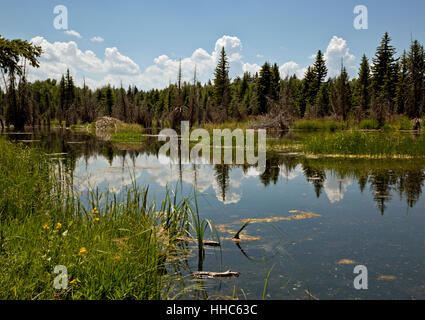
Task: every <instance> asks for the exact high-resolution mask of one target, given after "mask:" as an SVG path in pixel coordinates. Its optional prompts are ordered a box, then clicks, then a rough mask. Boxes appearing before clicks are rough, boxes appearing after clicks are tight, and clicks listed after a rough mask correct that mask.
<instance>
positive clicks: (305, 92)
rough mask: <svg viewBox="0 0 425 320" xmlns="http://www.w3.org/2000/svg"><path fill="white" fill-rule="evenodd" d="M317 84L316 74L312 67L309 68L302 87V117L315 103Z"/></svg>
mask: <svg viewBox="0 0 425 320" xmlns="http://www.w3.org/2000/svg"><path fill="white" fill-rule="evenodd" d="M315 83H316V76H315V74H314V71H313V68H312V67H307V71H306V72H305V75H304V79H303V86H302V99H301V103H300V115H301V117H304V114H305V112H306V109H307V106H311V105H313V104H314V103H315V98H316V94H315V92H314V91H315Z"/></svg>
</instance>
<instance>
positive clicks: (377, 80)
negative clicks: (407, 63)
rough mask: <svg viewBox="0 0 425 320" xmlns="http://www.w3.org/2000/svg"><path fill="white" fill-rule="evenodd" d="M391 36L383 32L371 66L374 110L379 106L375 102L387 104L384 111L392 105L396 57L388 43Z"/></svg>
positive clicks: (395, 76) (389, 110) (389, 109)
mask: <svg viewBox="0 0 425 320" xmlns="http://www.w3.org/2000/svg"><path fill="white" fill-rule="evenodd" d="M390 42H391V38H390V36H389V35H388V32H386V33H385V34H384V36H383V37H382V40H381V44H380V45H379V46H378V48H377V49H376V54H375V58H374V59H373V67H372V74H373V77H372V86H373V93H374V95H375V103H374V105H373V106H372V107H373V108H375V109H376V110H374V112H375V113H376V112H377V111H379V110H377V109H379V108H381V106H378V105H377V103H378V101H380V103H384V104H385V105H388V108H387V109H388V110H387V111H386V112H391V111H392V110H393V105H394V97H395V84H396V82H397V59H395V58H394V55H395V48H394V47H393V46H392V45H390Z"/></svg>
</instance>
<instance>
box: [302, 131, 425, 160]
mask: <svg viewBox="0 0 425 320" xmlns="http://www.w3.org/2000/svg"><path fill="white" fill-rule="evenodd" d="M302 149H303V151H305V152H307V153H311V154H322V155H357V156H360V155H370V156H382V157H397V156H410V157H424V156H425V135H424V134H421V135H418V136H414V135H412V134H410V133H401V132H361V131H344V132H336V133H333V134H326V133H325V134H321V135H313V136H310V137H309V138H308V139H305V140H304V141H303V145H302Z"/></svg>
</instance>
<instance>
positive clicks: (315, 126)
mask: <svg viewBox="0 0 425 320" xmlns="http://www.w3.org/2000/svg"><path fill="white" fill-rule="evenodd" d="M347 126H348V123H347V122H345V121H333V120H326V119H321V120H298V121H296V122H295V124H294V126H293V129H297V130H306V131H336V130H342V129H345V128H347Z"/></svg>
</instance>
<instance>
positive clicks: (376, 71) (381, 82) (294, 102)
mask: <svg viewBox="0 0 425 320" xmlns="http://www.w3.org/2000/svg"><path fill="white" fill-rule="evenodd" d="M40 55H41V48H40V47H36V46H33V45H32V44H30V43H28V42H26V41H23V40H20V39H16V40H7V39H5V38H2V37H1V36H0V69H1V72H2V77H3V87H4V90H1V89H0V119H2V118H3V119H4V122H5V124H6V125H7V126H9V125H13V126H14V127H15V129H22V128H23V127H24V125H41V124H45V125H50V123H51V121H52V120H55V121H60V123H62V122H63V121H64V122H65V124H66V126H70V125H72V124H77V123H86V122H92V121H95V120H96V119H97V118H98V117H100V116H112V117H116V118H118V119H120V120H122V121H125V122H128V123H139V124H141V125H143V126H144V127H151V126H152V125H153V122H155V124H156V125H158V126H171V127H176V126H178V124H179V123H180V121H181V120H189V121H190V122H191V124H203V123H208V122H212V123H220V122H224V121H227V120H237V121H243V120H246V119H248V118H251V117H255V116H269V117H270V118H276V117H282V118H284V119H296V118H305V119H318V118H324V117H331V118H333V119H337V120H347V119H349V118H353V119H357V120H362V119H366V118H373V119H376V120H377V121H378V122H379V124H380V125H381V126H382V125H383V124H384V123H385V121H386V120H388V119H390V118H391V117H393V116H395V115H405V116H407V117H409V118H412V119H413V118H419V117H422V116H424V115H425V108H424V103H425V53H424V47H423V45H422V44H421V43H420V42H419V41H417V40H412V41H411V45H410V48H409V50H408V51H403V52H402V54H401V55H400V56H398V57H397V56H396V49H395V48H394V47H393V46H392V45H391V38H390V36H389V35H388V33H385V34H384V36H383V37H382V39H381V42H380V44H379V46H378V47H377V49H376V53H375V56H374V57H372V59H371V60H369V59H368V58H367V57H366V55H363V57H362V60H361V64H360V67H359V71H358V75H357V78H354V79H350V78H349V76H348V73H347V70H346V67H345V66H344V62H343V61H341V70H340V74H339V75H338V76H337V77H328V69H327V67H326V61H325V57H324V54H323V53H322V51H321V50H319V51H318V52H317V55H316V57H315V62H314V63H313V64H312V65H311V66H309V67H308V68H307V70H306V72H305V74H304V77H303V78H302V79H299V78H297V77H296V75H292V76H287V77H286V78H284V79H282V78H281V75H280V72H279V67H278V65H277V64H276V63H274V64H271V63H269V62H265V63H264V64H263V65H262V67H261V69H260V70H259V72H257V73H255V74H251V73H248V72H245V73H244V74H243V76H241V77H236V78H234V79H230V77H229V62H228V58H227V55H226V52H225V49H224V48H222V50H221V54H220V57H219V60H218V63H217V67H216V69H215V72H214V78H213V81H208V82H207V83H205V84H202V83H201V82H200V81H198V79H197V75H196V67H195V70H194V75H193V79H192V80H191V81H183V80H182V70H181V63H180V67H179V71H178V74H177V81H176V83H170V84H169V86H168V87H166V88H164V89H161V90H159V89H152V90H147V91H143V90H139V89H138V88H137V87H136V86H129V87H128V88H127V89H124V88H123V87H122V85H121V86H120V87H118V88H117V87H113V86H111V85H107V86H104V87H101V88H97V89H95V90H92V89H90V88H89V87H87V86H86V85H85V83H84V84H83V86H82V87H78V86H76V85H75V84H74V80H73V78H72V76H71V75H70V73H69V70H68V71H67V73H66V74H64V75H63V76H62V78H61V79H60V80H56V79H47V80H43V81H40V80H38V81H35V82H32V83H30V82H28V81H27V80H26V77H27V76H26V66H27V65H28V64H29V65H31V66H33V67H38V64H39V62H38V57H40ZM0 121H1V120H0Z"/></svg>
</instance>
